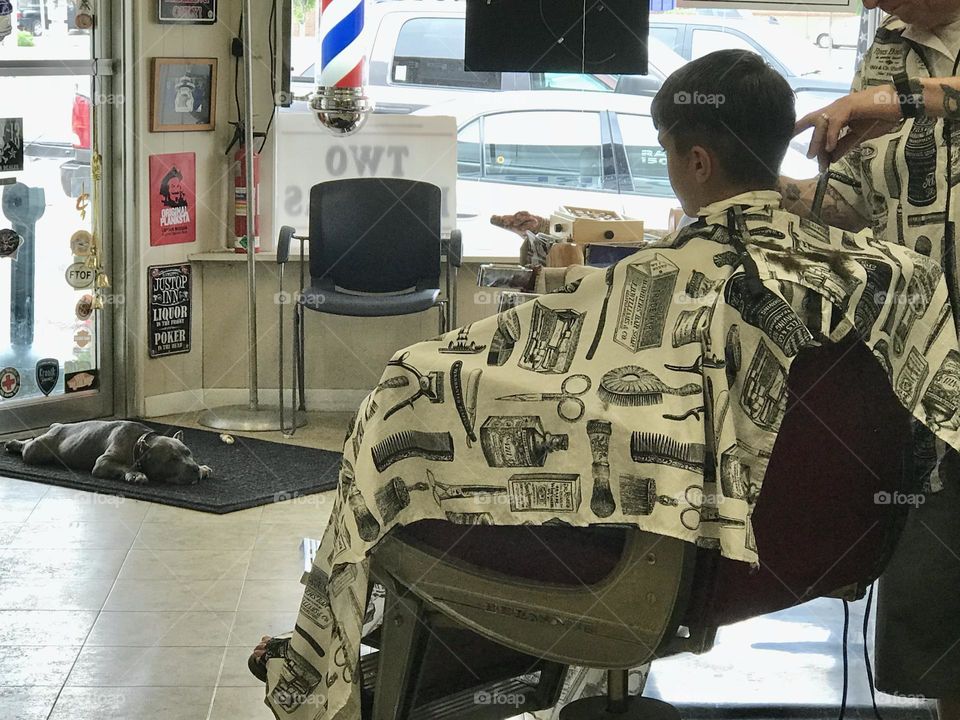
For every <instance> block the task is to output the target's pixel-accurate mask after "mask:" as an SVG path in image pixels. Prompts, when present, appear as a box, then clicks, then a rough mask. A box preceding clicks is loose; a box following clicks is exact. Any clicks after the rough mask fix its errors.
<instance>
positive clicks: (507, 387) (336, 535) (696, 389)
mask: <svg viewBox="0 0 960 720" xmlns="http://www.w3.org/2000/svg"><path fill="white" fill-rule="evenodd" d="M880 159H881V158H880V157H877V158H876V159H875V160H874V165H875V166H878V164H879V161H880ZM779 202H780V196H779V195H777V194H776V193H750V194H748V195H745V196H743V197H742V198H740V199H738V200H737V201H736V202H732V203H727V204H718V208H716V209H710V208H707V209H705V211H704V212H705V216H704V219H703V220H701V221H699V222H700V223H701V224H700V227H698V228H696V229H695V230H690V231H687V232H686V235H685V237H686V238H687V242H686V243H681V244H680V247H673V246H671V242H670V238H668V239H666V240H665V241H664V242H663V243H662V244H659V245H657V246H655V247H647V248H643V249H640V250H638V251H637V252H636V253H635V254H633V255H631V256H629V257H628V258H626V259H624V260H622V261H620V262H619V263H617V264H616V265H613V266H611V267H612V268H613V270H612V272H611V271H610V270H609V269H608V268H584V269H583V270H582V272H583V273H584V274H583V276H582V280H580V282H579V286H578V287H577V289H576V292H572V293H548V294H544V295H540V296H538V297H537V299H536V300H535V301H533V302H528V303H524V304H523V305H520V306H517V307H515V308H511V309H510V310H508V311H506V312H503V313H500V314H498V315H496V316H493V317H489V318H485V319H482V320H478V321H476V322H474V323H472V324H471V325H469V326H468V327H464V328H460V329H456V330H451V331H450V332H448V333H446V334H444V335H442V336H441V337H439V338H436V339H433V340H429V341H425V342H421V343H417V344H415V345H412V346H410V347H407V348H405V349H403V350H400V351H398V352H397V353H396V354H395V355H394V356H393V357H394V359H393V360H391V361H390V363H388V365H387V367H386V369H385V370H384V372H383V375H382V377H381V378H380V381H379V383H378V384H377V385H376V387H375V389H374V390H373V391H372V392H371V393H370V394H369V395H368V397H367V399H366V401H364V402H363V403H361V404H360V406H359V407H360V409H359V411H358V412H357V416H356V418H355V419H354V421H353V422H352V423H351V425H350V431H349V434H348V437H347V438H346V440H345V444H344V448H345V457H344V461H343V462H342V465H341V471H340V475H341V477H340V492H339V493H338V496H337V499H336V501H335V506H334V512H333V514H332V515H331V518H330V523H329V525H328V526H327V530H326V533H325V535H324V538H323V541H322V542H321V546H320V549H319V550H318V552H317V553H316V557H315V560H314V569H313V571H312V573H313V574H314V575H315V577H314V578H313V579H312V580H311V581H310V583H309V584H308V588H307V591H305V597H306V596H307V595H309V602H307V603H305V606H304V608H303V609H302V612H301V614H300V616H299V618H298V621H297V628H298V630H297V631H296V632H295V633H294V635H293V639H292V640H291V645H290V647H291V650H292V651H293V652H295V653H297V656H293V655H291V656H290V657H291V658H293V660H290V658H286V659H282V658H277V659H273V660H269V661H268V666H269V668H270V671H269V673H268V675H269V678H270V680H269V684H268V703H269V704H270V705H271V707H272V708H273V709H274V711H275V712H277V714H278V716H279V717H285V718H286V720H334V718H335V716H336V714H337V713H338V712H341V711H342V710H343V708H345V707H347V706H348V704H349V703H352V702H356V701H357V698H356V697H355V696H356V693H357V691H358V684H357V683H356V682H355V680H356V678H357V677H358V673H359V654H360V640H361V633H362V628H363V617H362V615H363V613H362V610H363V604H364V600H365V598H366V597H367V591H368V587H369V580H370V576H369V564H368V563H367V562H365V560H366V558H367V557H368V555H369V553H370V551H371V550H373V549H374V548H375V547H376V546H377V543H378V542H379V541H380V539H381V538H383V537H384V536H385V535H386V534H387V533H389V532H391V531H392V530H393V529H394V528H396V527H398V526H400V525H409V524H411V523H415V522H418V521H420V520H425V519H431V520H441V521H446V522H452V523H458V524H463V525H513V526H520V525H530V526H547V525H563V526H576V527H581V526H587V525H591V524H596V525H628V526H634V527H638V528H640V529H641V530H643V531H645V532H649V533H653V534H658V535H663V536H668V537H673V538H678V539H680V540H682V541H684V542H690V543H695V544H696V545H697V546H698V547H704V548H711V549H713V550H715V551H716V552H718V553H719V554H720V555H722V556H723V557H726V558H729V559H731V560H735V561H741V562H749V563H753V562H758V561H759V560H760V559H761V556H762V552H763V550H762V548H757V538H756V537H755V536H754V535H753V531H752V528H751V514H752V512H753V508H754V507H755V506H756V504H757V503H758V502H759V499H760V497H761V494H762V492H763V483H764V474H765V472H766V469H767V467H768V465H769V462H770V455H771V449H772V448H773V447H774V445H775V443H776V440H777V435H778V433H779V431H780V427H781V422H782V419H783V416H784V413H785V410H786V405H787V378H788V376H789V373H790V368H791V366H792V363H793V361H794V359H795V358H796V357H797V356H798V355H800V354H801V351H802V350H803V349H805V348H808V347H812V346H814V345H816V344H817V343H825V342H832V341H838V340H840V339H843V338H844V337H847V338H848V339H850V340H852V341H862V342H863V343H864V344H865V345H866V347H869V348H871V349H872V350H873V351H874V353H875V354H877V355H878V357H882V358H883V359H882V360H881V362H882V363H883V365H884V368H885V370H886V371H887V372H888V377H889V378H890V385H891V387H892V388H893V389H894V391H895V392H896V393H897V397H899V398H900V400H901V402H902V403H903V404H904V405H905V406H906V407H907V408H908V409H909V411H910V412H911V413H912V414H913V415H914V417H915V418H917V419H918V420H919V421H921V422H925V423H926V426H927V427H929V428H931V429H933V430H934V431H935V432H938V433H939V435H940V437H941V438H943V439H944V440H945V441H946V442H950V443H951V444H956V445H960V351H958V350H957V348H958V347H960V344H958V341H957V338H956V332H955V329H954V323H953V321H952V317H953V316H952V313H950V311H949V302H948V295H947V290H946V284H945V282H944V280H943V277H941V276H940V275H938V274H937V271H936V267H937V265H936V262H935V261H934V260H932V259H930V258H925V257H923V256H921V255H918V254H916V253H915V252H913V251H912V250H910V249H908V248H905V247H901V246H897V245H888V244H883V243H878V242H876V241H871V240H870V239H869V235H868V234H866V233H863V234H858V235H851V234H849V233H847V234H846V237H845V236H844V234H843V233H842V232H841V231H839V230H836V231H835V230H828V229H826V228H825V227H823V226H813V225H811V226H809V229H808V228H807V227H806V226H803V227H801V224H800V221H799V218H797V217H796V216H794V215H790V214H789V213H785V212H784V211H782V210H780V209H779ZM728 205H735V206H743V211H742V213H741V214H740V216H739V218H738V220H737V222H736V223H730V224H729V225H728V223H729V215H730V213H729V212H728ZM755 230H759V232H758V233H757V234H756V235H754V231H755ZM781 236H782V237H781ZM760 238H762V240H759V239H760ZM675 239H676V238H675V237H674V240H675ZM797 243H800V244H802V248H798V247H795V245H796V244H797ZM852 247H856V249H855V250H854V249H852ZM744 248H746V249H747V250H749V252H745V251H744ZM718 252H724V253H725V252H729V253H730V255H729V258H728V259H729V264H724V263H720V264H719V265H717V264H715V263H714V255H715V254H717V253H718ZM577 272H581V270H579V269H578V271H577ZM747 272H749V273H750V276H749V279H748V277H747V276H746V273H747ZM757 281H759V282H757ZM685 288H686V289H688V290H690V292H684V290H685ZM891 288H892V290H891ZM898 288H899V289H898ZM908 289H909V290H908ZM883 293H889V294H893V295H894V296H896V295H897V294H898V293H899V295H900V297H894V298H893V299H891V298H888V297H883V298H881V295H882V294H883ZM867 295H871V297H867ZM873 295H876V296H875V297H874V296H873ZM908 298H909V300H908ZM914 301H915V302H914ZM894 306H897V307H899V308H900V310H899V313H898V314H897V315H896V317H895V318H894V320H892V321H890V326H889V332H884V330H883V328H884V327H886V323H887V322H888V316H889V315H890V314H891V308H892V307H894ZM945 308H946V310H947V315H946V319H944V309H945ZM828 331H829V335H828V334H827V332H828ZM815 333H816V339H815V337H814V335H815ZM598 338H599V340H598ZM895 342H896V343H898V346H902V352H901V353H900V354H897V353H896V352H895V351H894V347H893V345H894V343H895ZM758 552H759V553H760V555H758ZM345 568H353V570H344V569H345ZM303 663H307V664H308V666H309V667H306V668H305V667H304V666H303ZM277 688H281V689H282V690H283V692H280V691H278V690H277ZM311 688H312V689H311ZM284 693H300V695H298V696H297V697H296V698H294V699H292V700H291V698H290V697H289V695H286V694H284ZM281 703H286V704H287V705H288V706H289V704H290V703H293V704H297V708H296V709H294V710H291V711H290V712H289V713H287V711H286V710H285V709H283V706H282V705H281ZM324 703H328V705H327V706H325V705H324ZM324 707H326V710H324ZM351 707H352V705H351ZM348 714H349V713H348ZM341 716H342V715H341Z"/></svg>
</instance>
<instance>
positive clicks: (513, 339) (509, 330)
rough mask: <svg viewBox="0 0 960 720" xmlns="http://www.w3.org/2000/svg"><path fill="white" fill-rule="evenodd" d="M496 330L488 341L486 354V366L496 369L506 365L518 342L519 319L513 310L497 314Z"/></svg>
mask: <svg viewBox="0 0 960 720" xmlns="http://www.w3.org/2000/svg"><path fill="white" fill-rule="evenodd" d="M496 318H497V329H496V331H495V332H494V333H493V338H492V339H491V340H490V350H489V352H488V353H487V365H496V366H498V367H500V366H503V365H506V364H507V361H508V360H509V359H510V357H511V355H513V349H514V347H516V344H517V342H519V340H520V318H519V316H518V315H517V311H516V310H515V309H513V308H511V309H510V310H507V311H506V312H502V313H498V314H497V316H496Z"/></svg>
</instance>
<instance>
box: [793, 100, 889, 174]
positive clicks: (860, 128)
mask: <svg viewBox="0 0 960 720" xmlns="http://www.w3.org/2000/svg"><path fill="white" fill-rule="evenodd" d="M901 119H902V118H901V115H900V105H899V103H898V102H897V96H896V90H895V88H894V87H893V85H881V86H878V87H875V88H870V89H868V90H863V91H860V92H854V93H850V94H849V95H845V96H844V97H842V98H840V99H839V100H836V101H835V102H833V103H831V104H830V105H827V106H826V107H825V108H821V109H820V110H816V111H814V112H812V113H809V114H807V115H804V116H803V117H802V118H800V120H799V121H798V122H797V125H796V128H795V129H794V135H799V134H800V133H802V132H804V131H805V130H807V129H809V128H813V129H814V130H813V139H812V140H811V141H810V149H809V150H808V151H807V157H808V158H814V157H815V158H817V159H818V160H819V163H820V170H821V171H823V170H826V169H827V167H828V166H829V165H830V163H832V162H834V161H836V160H839V159H840V158H842V157H843V156H844V155H846V154H847V153H848V152H850V150H852V149H853V148H855V147H856V146H858V145H859V144H860V143H862V142H864V141H865V140H870V139H872V138H875V137H880V136H881V135H886V134H887V133H889V132H892V131H893V130H894V129H896V127H897V125H898V124H899V123H900V121H901Z"/></svg>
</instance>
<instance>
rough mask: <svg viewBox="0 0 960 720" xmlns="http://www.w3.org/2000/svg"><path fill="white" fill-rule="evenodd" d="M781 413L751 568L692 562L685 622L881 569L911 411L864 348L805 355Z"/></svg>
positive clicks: (838, 585)
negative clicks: (693, 576) (756, 561)
mask: <svg viewBox="0 0 960 720" xmlns="http://www.w3.org/2000/svg"><path fill="white" fill-rule="evenodd" d="M787 389H788V397H787V411H786V415H785V416H784V419H783V423H782V425H781V427H780V434H779V436H778V438H777V442H776V444H775V445H774V448H773V453H772V457H771V459H770V463H769V465H768V467H767V472H766V477H765V478H764V483H763V492H762V493H761V494H760V497H759V500H758V502H757V506H756V510H755V511H754V514H753V529H754V534H755V536H756V541H757V547H758V548H759V553H760V567H759V569H758V570H756V571H752V570H751V569H750V568H749V567H747V566H745V565H744V564H743V563H737V562H734V561H731V560H726V559H722V558H717V557H716V556H715V555H714V556H712V557H708V556H707V554H706V553H701V558H700V562H698V564H697V567H698V577H697V580H696V581H695V583H694V587H695V597H694V598H693V599H692V600H691V603H690V605H689V609H690V614H691V617H690V622H691V623H694V624H702V625H707V626H713V627H716V626H721V625H727V624H730V623H733V622H737V621H739V620H744V619H747V618H750V617H756V616H758V615H763V614H766V613H769V612H774V611H776V610H782V609H785V608H788V607H791V606H794V605H799V604H800V603H803V602H806V601H808V600H812V599H814V598H817V597H822V596H825V595H833V594H834V593H835V592H836V591H839V590H842V589H845V588H847V587H849V586H852V585H860V586H863V587H865V586H866V585H867V584H869V583H870V582H872V581H873V580H874V579H876V578H877V577H878V576H879V575H880V573H881V572H882V570H883V568H884V567H885V566H886V564H887V562H889V560H890V556H891V555H892V552H893V549H894V548H895V546H896V542H897V540H898V539H899V536H900V531H901V530H902V526H903V522H904V517H905V513H906V510H907V508H906V507H905V506H904V505H902V504H896V503H894V502H890V499H891V498H892V497H893V496H894V494H896V493H898V492H905V493H909V492H912V486H913V482H914V478H913V473H912V447H913V444H912V432H911V424H910V413H909V412H908V411H907V410H906V409H904V407H903V405H902V404H901V403H900V402H899V400H898V399H897V398H896V396H895V395H894V393H893V389H892V388H891V386H890V381H889V380H888V379H887V378H886V376H885V375H884V371H883V369H882V368H881V366H880V363H879V362H877V360H876V358H874V356H873V354H872V353H871V351H870V350H869V349H868V348H867V347H866V346H865V345H863V344H862V343H860V342H858V341H856V340H854V339H851V340H849V341H845V342H842V343H838V344H836V345H825V346H823V347H819V348H809V349H806V350H803V351H801V352H800V354H799V355H798V356H797V358H796V359H795V360H794V363H793V366H792V368H791V371H790V376H789V378H788V380H787Z"/></svg>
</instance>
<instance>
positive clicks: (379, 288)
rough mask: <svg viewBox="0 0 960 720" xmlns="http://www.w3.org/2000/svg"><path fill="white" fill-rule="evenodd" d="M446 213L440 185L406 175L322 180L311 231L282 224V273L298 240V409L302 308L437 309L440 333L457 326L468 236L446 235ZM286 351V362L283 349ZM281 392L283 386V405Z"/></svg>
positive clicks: (387, 312)
mask: <svg viewBox="0 0 960 720" xmlns="http://www.w3.org/2000/svg"><path fill="white" fill-rule="evenodd" d="M440 219H441V200H440V188H438V187H437V186H436V185H432V184H430V183H427V182H421V181H417V180H404V179H400V178H358V179H349V180H331V181H329V182H322V183H318V184H317V185H314V186H313V187H312V188H311V189H310V228H309V234H308V235H307V236H306V237H303V236H300V235H296V234H295V230H294V229H293V228H292V227H289V226H284V227H282V228H280V238H279V241H278V243H277V263H278V264H279V265H280V271H281V273H282V271H283V266H284V264H285V263H286V262H287V260H288V259H289V256H290V242H291V240H292V239H294V238H296V239H297V240H300V291H299V293H298V295H297V297H296V308H295V311H294V362H295V368H294V374H295V377H296V380H295V385H296V389H295V392H296V391H299V408H298V409H299V410H301V411H302V410H305V409H306V403H305V400H304V389H305V388H304V384H305V382H304V342H305V337H304V310H314V311H316V312H321V313H327V314H330V315H348V316H351V317H384V316H397V315H411V314H414V313H418V312H423V311H425V310H430V309H431V308H438V309H439V313H440V318H439V331H440V333H441V334H442V333H444V332H446V331H447V330H448V329H449V328H451V327H454V326H455V323H456V302H455V297H456V271H457V268H459V267H460V264H461V260H462V255H463V242H462V238H461V233H460V231H459V230H454V231H453V232H452V233H451V235H450V238H449V240H445V239H441V234H440ZM304 241H307V243H308V246H309V266H310V267H309V269H310V278H309V283H308V282H305V280H304V272H305V265H306V263H305V262H304V256H303V249H304ZM442 255H444V256H446V270H445V273H444V275H445V278H444V279H445V296H444V298H443V299H440V287H441V286H440V275H441V272H440V266H441V256H442ZM281 277H282V274H281ZM280 352H281V367H282V364H283V363H282V356H283V348H282V347H281V350H280ZM282 384H283V383H282V371H281V386H282ZM282 398H283V389H282V387H281V403H282ZM294 406H295V407H297V402H296V399H295V400H294ZM281 407H282V405H281Z"/></svg>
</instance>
